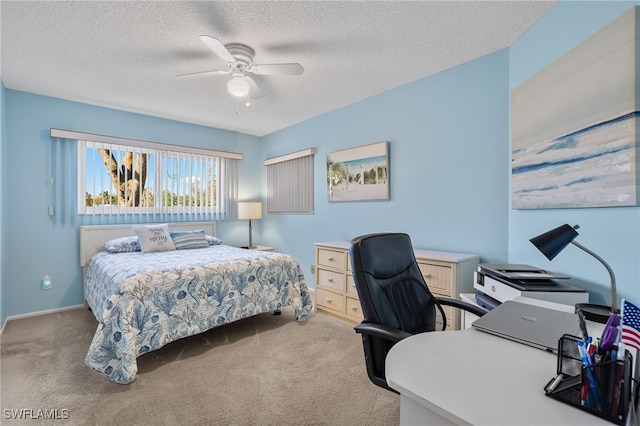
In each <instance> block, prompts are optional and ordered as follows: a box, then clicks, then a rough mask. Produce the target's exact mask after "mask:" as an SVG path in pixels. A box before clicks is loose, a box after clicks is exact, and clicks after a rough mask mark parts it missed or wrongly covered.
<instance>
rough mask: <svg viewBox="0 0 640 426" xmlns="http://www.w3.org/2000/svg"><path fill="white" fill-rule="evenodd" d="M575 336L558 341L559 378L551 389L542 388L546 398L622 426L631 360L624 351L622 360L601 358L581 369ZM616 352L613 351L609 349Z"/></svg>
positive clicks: (581, 364)
mask: <svg viewBox="0 0 640 426" xmlns="http://www.w3.org/2000/svg"><path fill="white" fill-rule="evenodd" d="M579 340H580V339H579V338H578V337H575V336H571V335H568V334H565V335H564V336H562V337H561V338H560V340H559V341H558V365H557V371H556V373H557V374H558V375H560V374H562V379H561V380H560V381H559V382H558V383H556V384H555V386H554V388H553V390H551V391H549V390H548V389H549V386H551V384H552V383H553V382H554V381H555V378H554V379H552V380H550V381H549V383H547V385H546V386H545V388H544V389H545V392H546V394H547V396H549V397H551V398H553V399H557V400H559V401H562V402H564V403H566V404H569V405H573V406H574V407H577V408H579V409H581V410H584V411H587V412H589V413H591V414H593V415H596V416H598V417H600V418H603V419H605V420H608V421H610V422H612V423H616V424H619V425H622V424H624V421H625V418H626V415H627V411H628V410H629V403H630V400H631V388H632V379H631V374H632V365H633V358H632V356H631V353H630V352H629V351H625V356H624V359H617V360H611V359H610V358H611V355H609V356H608V358H609V360H606V358H607V356H603V357H602V360H601V361H600V362H597V363H595V364H593V365H589V366H585V365H584V363H583V361H582V357H581V355H580V350H579V349H578V341H579ZM613 350H617V348H615V347H614V348H613Z"/></svg>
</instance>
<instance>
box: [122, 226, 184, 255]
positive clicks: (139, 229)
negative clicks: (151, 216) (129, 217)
mask: <svg viewBox="0 0 640 426" xmlns="http://www.w3.org/2000/svg"><path fill="white" fill-rule="evenodd" d="M133 229H134V230H135V231H136V235H137V236H138V240H139V241H140V248H141V249H142V251H143V252H145V253H152V252H158V251H172V250H175V249H176V246H175V244H174V243H173V239H172V238H171V235H169V225H167V224H166V223H164V224H162V225H149V226H134V227H133Z"/></svg>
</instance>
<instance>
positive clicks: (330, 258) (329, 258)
mask: <svg viewBox="0 0 640 426" xmlns="http://www.w3.org/2000/svg"><path fill="white" fill-rule="evenodd" d="M327 260H328V261H329V262H333V261H334V260H335V259H334V258H333V257H328V258H327Z"/></svg>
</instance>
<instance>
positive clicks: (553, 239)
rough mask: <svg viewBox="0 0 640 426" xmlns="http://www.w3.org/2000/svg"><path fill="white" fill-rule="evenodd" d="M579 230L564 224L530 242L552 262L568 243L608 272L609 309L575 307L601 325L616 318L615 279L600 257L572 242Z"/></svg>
mask: <svg viewBox="0 0 640 426" xmlns="http://www.w3.org/2000/svg"><path fill="white" fill-rule="evenodd" d="M578 228H580V227H579V226H578V225H575V226H570V225H567V224H564V225H562V226H559V227H557V228H555V229H552V230H551V231H548V232H545V233H544V234H540V235H538V236H537V237H534V238H532V239H531V240H529V241H531V242H532V243H533V245H534V246H536V247H537V248H538V250H540V251H541V252H542V254H544V255H545V256H546V257H547V259H549V260H553V258H554V257H556V256H557V255H558V253H560V252H561V251H562V250H564V248H565V247H566V246H568V245H569V243H571V244H573V245H574V246H576V247H578V248H580V249H582V250H584V251H585V252H587V253H589V254H590V255H591V256H593V257H595V258H596V259H598V260H599V261H600V263H602V264H603V265H604V267H605V268H607V271H608V272H609V276H610V277H611V309H609V307H607V306H603V305H595V304H591V303H578V304H577V305H576V310H577V309H580V310H581V311H582V312H583V314H584V315H585V317H586V318H587V319H591V320H592V321H597V322H601V323H605V322H607V321H608V319H609V317H610V316H611V315H615V316H616V317H617V314H618V310H617V308H616V300H617V298H618V295H617V292H616V278H615V276H614V274H613V270H612V269H611V267H610V266H609V264H607V262H605V261H604V259H602V258H601V257H600V256H598V255H597V254H595V253H594V252H592V251H591V250H589V249H588V248H586V247H584V246H583V245H581V244H579V243H577V242H575V241H573V240H574V238H575V237H577V236H578V231H576V229H578Z"/></svg>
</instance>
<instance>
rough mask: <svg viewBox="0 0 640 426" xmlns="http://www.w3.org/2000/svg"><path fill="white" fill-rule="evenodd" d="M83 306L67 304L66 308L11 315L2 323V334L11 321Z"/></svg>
mask: <svg viewBox="0 0 640 426" xmlns="http://www.w3.org/2000/svg"><path fill="white" fill-rule="evenodd" d="M83 307H84V305H73V306H66V307H64V308H55V309H47V310H46V311H38V312H30V313H28V314H20V315H11V316H9V317H7V318H6V319H5V320H4V324H2V329H0V334H2V332H3V331H4V327H5V325H6V324H7V323H8V322H9V321H13V320H19V319H22V318H30V317H39V316H40V315H47V314H55V313H56V312H64V311H70V310H72V309H79V308H83Z"/></svg>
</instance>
